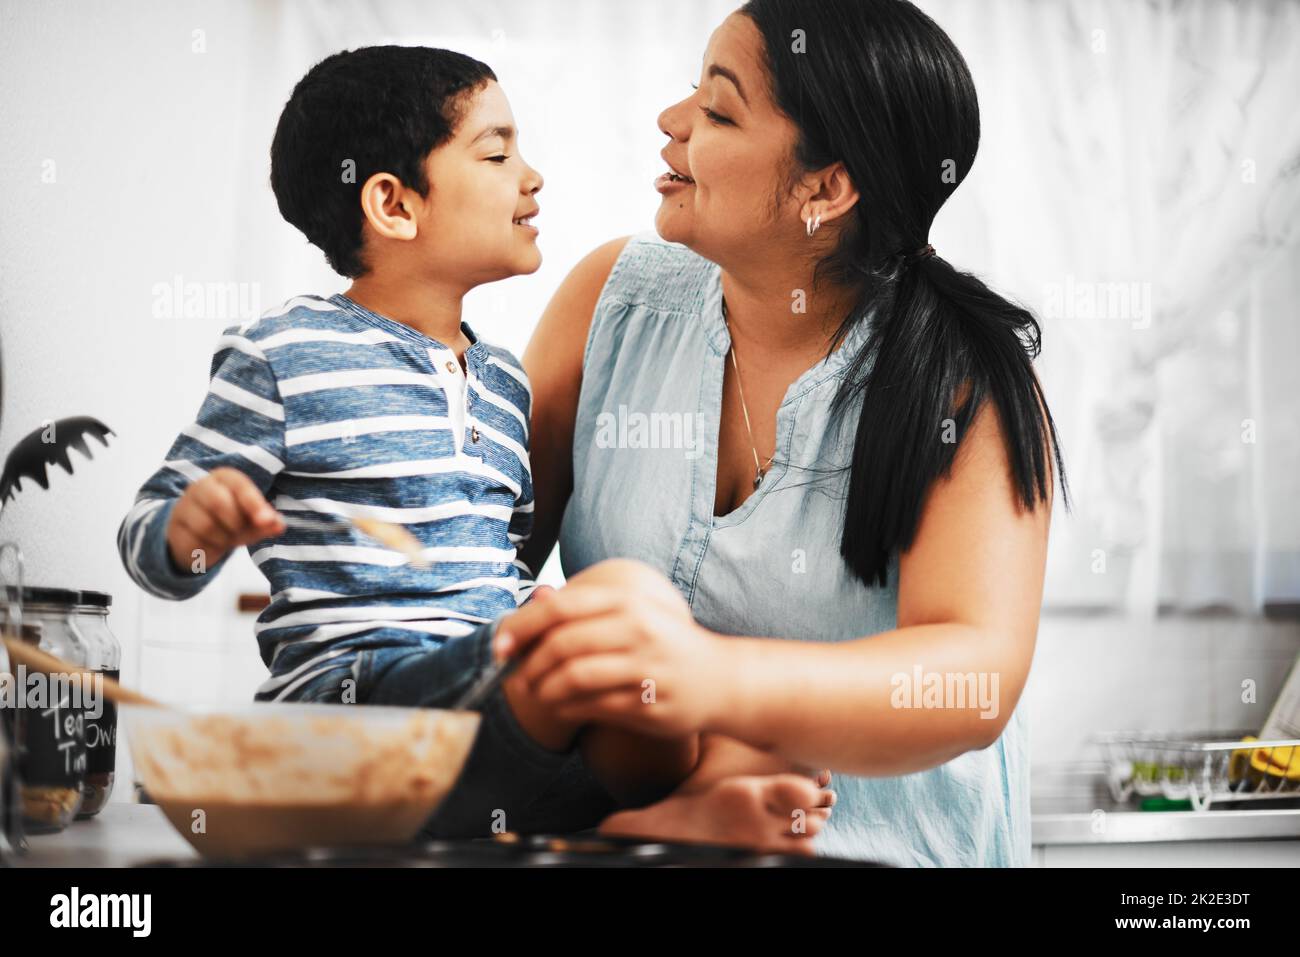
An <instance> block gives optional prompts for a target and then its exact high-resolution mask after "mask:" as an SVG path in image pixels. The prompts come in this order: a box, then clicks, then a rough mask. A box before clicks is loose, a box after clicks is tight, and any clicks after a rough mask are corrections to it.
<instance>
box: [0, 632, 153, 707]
mask: <svg viewBox="0 0 1300 957" xmlns="http://www.w3.org/2000/svg"><path fill="white" fill-rule="evenodd" d="M4 644H5V649H6V650H7V651H8V652H9V657H10V658H12V659H13V660H14V661H16V662H18V663H19V664H23V665H26V666H27V667H28V668H30V669H32V670H33V671H39V672H42V673H44V674H47V675H79V676H80V677H81V678H82V679H83V680H85V681H86V682H90V681H93V680H95V679H99V680H100V681H102V682H103V686H102V687H103V691H104V697H105V698H107V699H108V700H109V701H112V702H114V703H116V704H135V705H144V706H146V707H150V708H165V707H167V705H165V704H163V703H162V702H161V701H158V700H156V699H154V698H150V697H149V696H148V695H143V694H141V693H140V692H138V691H132V690H131V689H130V688H123V687H122V686H121V685H120V684H118V683H117V682H116V681H114V680H113V679H112V678H110V677H108V676H107V675H105V674H104V673H103V672H100V671H87V670H86V669H85V668H78V667H77V666H76V665H72V664H68V662H66V661H64V660H63V659H62V658H56V657H55V656H54V655H51V654H49V653H48V652H44V651H41V649H39V648H37V647H36V646H35V645H29V644H28V643H27V642H25V641H18V640H17V639H16V638H11V637H10V636H8V635H5V638H4ZM83 687H84V685H83ZM92 687H93V685H92Z"/></svg>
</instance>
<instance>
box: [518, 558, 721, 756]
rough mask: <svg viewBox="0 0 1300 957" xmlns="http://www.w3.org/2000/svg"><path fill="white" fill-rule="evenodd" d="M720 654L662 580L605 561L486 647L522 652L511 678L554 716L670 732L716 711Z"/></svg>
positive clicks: (687, 728) (702, 724)
mask: <svg viewBox="0 0 1300 957" xmlns="http://www.w3.org/2000/svg"><path fill="white" fill-rule="evenodd" d="M725 648H726V644H725V639H723V638H722V637H721V636H719V635H715V634H714V633H712V632H710V631H708V630H707V629H705V628H702V627H700V626H699V625H698V624H696V622H695V620H694V618H692V617H691V611H690V607H689V606H688V605H687V604H686V602H685V601H684V600H683V599H682V597H681V595H680V594H679V593H678V592H677V589H676V588H674V587H673V585H672V583H671V582H669V581H668V580H667V579H666V578H664V576H663V575H661V574H659V573H658V572H657V571H655V570H654V569H652V568H650V567H649V566H648V565H644V564H642V563H641V562H635V561H628V560H623V559H615V560H610V561H606V562H601V563H600V564H598V565H593V566H592V567H591V568H589V569H586V570H585V571H583V572H582V573H580V574H578V575H575V576H574V577H573V578H571V579H570V580H569V582H568V583H567V584H566V585H565V586H564V587H563V588H562V589H560V590H559V591H558V592H554V593H551V594H545V595H540V596H538V597H535V598H534V599H533V600H532V601H530V602H528V603H527V604H526V605H524V606H523V607H522V608H520V609H519V610H518V611H517V612H515V613H513V614H511V615H510V616H509V617H507V618H506V619H505V620H504V621H503V622H502V623H501V626H500V627H499V629H498V631H497V646H496V651H497V654H498V656H499V657H505V656H509V655H516V654H520V655H524V656H525V657H524V659H523V661H522V662H521V663H520V665H519V671H520V673H521V674H522V675H523V677H524V678H525V680H526V681H527V682H528V684H529V686H530V688H531V689H532V691H533V694H534V695H535V696H536V697H537V698H538V700H540V701H542V702H546V703H550V704H552V705H554V706H555V708H556V716H557V717H560V718H563V719H565V720H574V721H596V720H599V721H604V722H608V723H610V724H615V725H619V726H622V727H626V728H632V729H635V730H640V731H644V732H647V733H650V734H662V735H664V736H675V735H681V734H690V733H692V732H695V731H701V730H705V729H706V728H707V727H708V726H709V724H710V723H711V722H712V720H713V719H714V716H715V714H716V713H717V711H718V709H719V707H721V706H722V705H723V702H722V695H723V692H724V689H725V688H726V687H727V682H726V680H725V670H724V667H723V660H724V658H725Z"/></svg>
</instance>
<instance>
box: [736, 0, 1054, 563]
mask: <svg viewBox="0 0 1300 957" xmlns="http://www.w3.org/2000/svg"><path fill="white" fill-rule="evenodd" d="M740 12H741V13H742V14H743V15H745V16H747V17H749V19H750V20H752V21H753V22H754V24H755V25H756V26H757V27H758V30H759V32H760V33H761V34H762V36H763V41H764V44H765V46H766V59H767V66H768V71H769V74H770V81H771V86H772V92H773V96H774V98H775V100H776V103H777V105H778V106H779V107H780V109H781V110H782V111H783V112H784V113H786V114H787V115H788V116H789V117H790V118H791V119H792V120H793V121H794V123H795V125H796V127H797V128H798V130H799V134H800V135H799V145H798V147H797V150H796V155H795V160H796V161H797V164H798V166H800V167H802V168H803V169H821V168H823V167H825V166H828V165H830V164H831V163H833V162H835V161H836V160H839V161H841V162H843V163H844V166H845V168H846V169H847V171H848V173H849V176H850V177H851V178H852V180H853V183H854V186H856V188H857V190H858V194H859V197H860V199H859V201H858V203H857V206H856V207H855V209H854V210H853V212H852V213H851V217H852V221H851V223H849V224H848V226H847V228H846V229H844V231H843V234H842V238H841V241H840V243H839V245H838V247H837V248H836V249H835V250H834V252H833V253H832V254H831V255H830V256H829V257H828V258H827V259H826V260H824V261H823V262H821V263H819V264H818V267H817V270H818V273H819V274H820V275H829V276H830V277H831V278H833V279H834V280H835V281H838V282H843V283H848V284H851V285H852V286H858V287H860V288H861V289H862V290H863V291H862V296H861V298H860V299H859V302H858V304H857V306H856V307H855V308H854V309H853V310H852V312H851V313H850V314H849V316H848V317H847V318H846V319H845V320H844V322H843V323H842V325H841V326H840V328H839V332H838V334H837V336H836V337H835V341H836V342H841V341H843V338H844V336H845V335H846V334H847V333H848V331H849V330H850V328H851V327H852V326H853V325H854V324H855V323H858V322H862V321H866V317H867V316H868V315H870V316H871V317H872V318H871V322H872V326H871V335H870V336H869V337H868V338H867V341H866V343H865V345H864V346H863V347H862V348H861V350H860V351H859V352H858V354H857V355H855V356H853V357H852V358H851V361H850V363H849V365H848V370H847V373H846V375H845V377H844V381H843V384H842V385H841V387H840V389H839V391H838V393H837V394H836V397H835V403H834V408H835V409H837V410H838V412H839V413H842V412H843V410H844V409H846V408H848V407H849V405H850V400H852V399H854V398H855V397H856V396H857V395H859V394H861V395H862V404H861V412H860V414H859V417H858V421H857V430H856V436H855V440H854V446H853V454H852V458H851V461H850V477H849V487H848V501H847V505H846V508H845V515H844V533H843V536H842V538H841V540H840V554H841V555H842V556H843V557H844V560H845V562H846V563H847V564H848V565H849V567H850V568H852V569H853V572H854V574H855V575H856V576H857V577H858V578H859V579H861V580H862V582H863V583H864V584H867V585H871V584H873V583H878V584H880V585H885V584H887V573H888V566H889V559H890V555H891V554H892V553H893V552H894V551H895V550H906V549H907V548H909V547H910V546H911V544H912V541H913V539H914V537H915V535H916V529H917V526H918V524H919V523H920V518H921V507H922V504H923V503H924V500H925V496H926V492H927V491H928V489H929V488H930V486H931V484H932V483H933V482H934V481H935V479H937V478H939V477H940V476H943V475H946V474H947V473H948V471H949V469H950V468H951V466H952V462H953V458H954V456H955V455H956V452H957V449H958V447H959V445H960V441H961V437H962V436H964V435H965V432H966V428H967V426H969V425H970V423H971V421H972V420H973V419H974V417H975V414H976V412H977V411H978V410H979V409H980V408H981V407H982V406H983V404H984V402H985V400H986V399H992V401H993V403H994V405H995V407H996V409H997V412H998V415H999V418H1000V420H1001V425H1002V428H1003V430H1004V432H1005V434H1006V438H1007V442H1008V449H1007V451H1008V455H1009V457H1010V461H1011V469H1012V473H1013V477H1014V480H1015V486H1016V491H1017V496H1018V498H1019V500H1020V501H1021V503H1022V504H1023V506H1024V507H1025V508H1027V509H1029V510H1032V509H1034V508H1035V507H1036V505H1037V503H1038V502H1039V501H1040V500H1042V501H1044V502H1046V501H1048V500H1049V496H1050V492H1051V481H1052V473H1051V460H1050V456H1051V454H1052V452H1053V451H1054V452H1055V456H1056V468H1057V472H1058V474H1059V475H1060V480H1061V489H1062V492H1063V495H1064V497H1065V501H1066V505H1067V507H1068V503H1069V491H1068V487H1067V486H1066V482H1065V471H1064V465H1063V463H1062V461H1061V453H1060V448H1059V446H1058V444H1057V437H1056V426H1055V423H1054V422H1053V421H1052V417H1051V413H1050V412H1049V411H1048V409H1047V402H1046V399H1045V398H1044V396H1043V393H1042V389H1041V387H1040V385H1039V383H1038V379H1037V377H1036V376H1035V374H1034V371H1033V367H1032V365H1031V362H1032V360H1033V359H1034V358H1035V357H1036V356H1037V355H1038V352H1039V347H1040V330H1039V326H1038V322H1037V321H1036V320H1035V319H1034V317H1033V316H1032V315H1031V314H1030V313H1029V312H1028V311H1026V310H1025V309H1022V308H1020V307H1019V306H1016V305H1013V304H1012V303H1010V302H1008V301H1007V300H1005V299H1003V298H1002V297H1001V296H999V295H997V294H996V293H994V292H993V291H992V290H990V289H989V288H988V287H987V286H985V285H984V283H983V282H981V281H980V280H979V279H977V278H975V277H974V276H972V275H970V274H969V273H964V272H960V271H958V270H956V269H954V268H953V267H952V266H951V265H949V264H948V262H947V261H946V260H944V259H942V258H940V257H939V256H937V255H931V256H927V257H918V256H917V255H916V253H917V252H918V251H920V250H922V249H924V247H926V246H927V244H928V242H929V240H928V236H929V232H930V224H931V223H932V222H933V221H934V217H935V214H936V213H938V211H939V208H940V207H941V206H942V205H943V204H944V201H945V200H947V198H948V197H949V195H951V194H952V192H953V190H955V189H956V188H957V186H958V185H959V184H960V183H961V181H962V179H964V178H965V176H966V174H967V173H968V172H969V171H970V168H971V164H972V163H973V162H974V160H975V151H976V149H977V147H978V145H979V130H980V123H979V104H978V102H977V100H976V96H975V85H974V83H973V82H972V80H971V76H970V71H969V70H968V69H967V67H966V62H965V60H964V59H962V56H961V54H960V53H959V52H958V51H957V48H956V47H955V46H954V45H953V43H952V41H951V40H950V39H949V38H948V35H947V34H946V33H944V32H943V30H941V29H940V28H939V26H938V24H936V23H935V22H934V21H933V20H931V19H930V18H929V17H928V16H926V15H925V14H924V13H922V12H921V11H920V10H918V9H917V8H916V7H914V6H913V5H912V4H910V3H907V2H906V0H750V2H749V3H746V4H745V5H744V7H742V8H741V11H740ZM800 31H801V32H800ZM832 348H834V347H833V346H832ZM953 436H955V439H956V440H955V441H953V440H952V438H953ZM1049 438H1050V441H1049ZM945 439H947V441H945Z"/></svg>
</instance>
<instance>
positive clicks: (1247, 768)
mask: <svg viewBox="0 0 1300 957" xmlns="http://www.w3.org/2000/svg"><path fill="white" fill-rule="evenodd" d="M1251 734H1252V732H1250V731H1240V732H1232V731H1218V732H1205V733H1191V734H1189V733H1179V734H1172V733H1152V732H1113V733H1108V734H1101V735H1097V736H1096V738H1095V739H1094V740H1095V741H1096V743H1097V744H1098V745H1100V747H1101V749H1102V752H1103V753H1104V755H1105V758H1106V766H1107V774H1106V781H1107V785H1108V786H1109V788H1110V792H1111V796H1112V797H1113V798H1114V799H1115V800H1116V801H1119V802H1125V801H1128V800H1129V799H1130V798H1132V797H1133V796H1134V795H1137V796H1139V797H1163V798H1166V799H1168V800H1175V801H1177V800H1187V801H1190V802H1191V804H1192V808H1193V809H1194V810H1197V811H1207V810H1209V809H1210V808H1211V807H1212V806H1213V805H1214V804H1215V803H1220V802H1226V801H1232V802H1234V803H1235V802H1239V801H1251V802H1255V801H1258V802H1267V801H1276V800H1280V799H1288V798H1290V799H1296V798H1300V738H1283V739H1273V740H1269V741H1256V740H1253V739H1250V740H1246V739H1249V738H1250V735H1251Z"/></svg>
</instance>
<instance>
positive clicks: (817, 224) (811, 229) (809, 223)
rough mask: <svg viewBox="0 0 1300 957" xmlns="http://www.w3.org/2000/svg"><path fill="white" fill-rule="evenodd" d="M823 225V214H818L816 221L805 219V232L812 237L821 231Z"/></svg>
mask: <svg viewBox="0 0 1300 957" xmlns="http://www.w3.org/2000/svg"><path fill="white" fill-rule="evenodd" d="M821 225H822V214H821V213H818V214H817V218H816V219H805V220H804V221H803V226H804V230H805V231H806V232H807V233H808V235H809V236H811V235H812V234H813V233H815V232H817V230H819V229H820V228H821Z"/></svg>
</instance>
